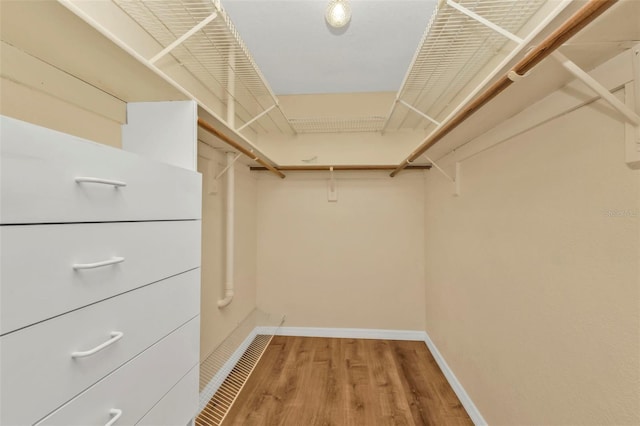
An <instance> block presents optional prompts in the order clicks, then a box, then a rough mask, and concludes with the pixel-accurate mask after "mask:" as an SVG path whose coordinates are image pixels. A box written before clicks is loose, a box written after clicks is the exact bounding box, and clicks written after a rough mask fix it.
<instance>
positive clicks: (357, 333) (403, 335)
mask: <svg viewBox="0 0 640 426" xmlns="http://www.w3.org/2000/svg"><path fill="white" fill-rule="evenodd" d="M256 329H257V330H258V334H261V332H262V333H264V334H275V335H276V336H298V337H333V338H343V339H384V340H418V341H424V331H417V330H376V329H371V328H315V327H257V328H256Z"/></svg>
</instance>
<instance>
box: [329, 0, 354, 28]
mask: <svg viewBox="0 0 640 426" xmlns="http://www.w3.org/2000/svg"><path fill="white" fill-rule="evenodd" d="M324 17H325V19H326V20H327V22H328V23H329V25H331V26H332V27H334V28H341V27H344V26H345V25H347V24H348V23H349V20H351V7H350V6H349V3H347V0H331V1H330V2H329V5H328V6H327V12H326V13H325V15H324Z"/></svg>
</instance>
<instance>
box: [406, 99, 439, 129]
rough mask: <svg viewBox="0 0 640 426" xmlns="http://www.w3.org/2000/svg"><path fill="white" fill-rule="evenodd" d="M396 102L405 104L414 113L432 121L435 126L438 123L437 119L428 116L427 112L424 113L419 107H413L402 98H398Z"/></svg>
mask: <svg viewBox="0 0 640 426" xmlns="http://www.w3.org/2000/svg"><path fill="white" fill-rule="evenodd" d="M398 102H400V103H401V104H402V105H404V106H406V107H407V108H409V109H410V110H411V111H413V112H415V113H416V114H418V115H421V116H422V117H424V118H426V119H427V120H429V121H430V122H432V123H433V124H435V125H436V126H439V125H440V122H439V121H437V120H434V119H433V118H431V117H429V116H428V115H427V114H425V113H424V112H422V111H420V110H419V109H417V108H415V107H414V106H413V105H411V104H409V103H408V102H405V101H403V100H402V99H398Z"/></svg>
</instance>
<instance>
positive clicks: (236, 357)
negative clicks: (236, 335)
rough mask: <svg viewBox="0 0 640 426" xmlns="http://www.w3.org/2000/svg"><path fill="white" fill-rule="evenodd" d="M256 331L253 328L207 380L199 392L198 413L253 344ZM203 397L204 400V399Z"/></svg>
mask: <svg viewBox="0 0 640 426" xmlns="http://www.w3.org/2000/svg"><path fill="white" fill-rule="evenodd" d="M257 329H258V327H256V328H254V329H253V330H252V331H251V333H249V335H248V336H247V337H246V338H245V339H244V340H243V341H242V343H240V345H239V346H238V348H237V349H236V350H235V351H233V354H231V356H230V357H229V359H228V360H227V362H225V363H224V365H223V366H222V368H220V371H218V372H217V373H216V375H215V376H213V377H212V378H211V380H209V383H207V385H206V386H205V387H204V389H202V391H201V392H200V406H199V407H198V413H199V412H200V411H202V410H203V409H204V407H206V406H207V404H208V403H209V400H210V399H211V397H213V395H214V394H215V393H216V392H218V389H219V388H220V386H222V383H223V382H224V381H225V380H226V379H227V376H229V373H231V370H233V367H235V366H236V364H237V363H238V361H240V358H241V357H242V355H243V354H244V352H245V351H246V350H247V348H248V347H249V345H250V344H251V342H253V339H255V338H256V336H257V335H258V334H259V333H258V332H257ZM205 395H206V398H205V397H204V396H205Z"/></svg>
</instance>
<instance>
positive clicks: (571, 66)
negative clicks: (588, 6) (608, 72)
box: [447, 0, 640, 126]
mask: <svg viewBox="0 0 640 426" xmlns="http://www.w3.org/2000/svg"><path fill="white" fill-rule="evenodd" d="M447 4H448V5H449V6H451V7H453V8H454V9H456V10H458V11H460V12H461V13H463V14H465V15H467V16H469V17H470V18H472V19H475V20H476V21H478V22H480V23H481V24H483V25H485V26H487V27H488V28H491V29H492V30H494V31H495V32H497V33H499V34H501V35H503V36H504V37H506V38H508V39H509V40H511V41H515V42H516V43H522V39H521V38H520V37H518V36H517V35H515V34H512V33H511V32H509V31H507V30H505V29H504V28H502V27H500V26H498V25H496V24H494V23H493V22H491V21H489V20H488V19H485V18H483V17H482V16H480V15H478V14H477V13H475V12H473V11H471V10H469V9H467V8H465V7H464V6H461V5H459V4H458V3H456V2H454V1H453V0H447ZM551 56H552V57H553V58H554V59H555V60H557V61H558V62H560V64H561V65H562V66H563V67H564V68H565V69H566V70H567V71H569V72H570V73H571V74H572V75H573V76H574V77H575V78H577V79H578V80H580V81H582V82H583V83H584V84H585V85H586V86H587V87H589V88H590V89H591V90H593V91H594V92H596V93H597V94H598V95H599V96H600V97H601V98H602V99H604V100H605V101H607V102H608V103H609V105H611V106H612V107H613V108H614V109H615V110H617V111H618V112H619V113H620V114H622V115H623V116H624V118H625V119H626V120H627V121H629V122H630V123H632V124H634V125H636V126H637V125H639V124H640V116H638V114H636V112H635V111H633V110H632V109H631V108H629V107H628V106H626V105H625V104H624V103H623V102H622V101H620V100H619V99H618V98H616V97H615V96H614V95H613V93H611V92H610V91H609V90H608V89H607V88H606V87H604V86H603V85H602V84H600V83H599V82H598V81H597V80H596V79H594V78H593V77H591V76H590V75H589V74H588V73H587V72H586V71H584V70H583V69H582V68H580V67H579V66H578V65H576V64H575V63H574V62H573V61H572V60H570V59H569V58H567V57H566V56H565V55H563V54H562V53H560V52H559V51H557V50H556V51H555V52H553V53H551ZM525 76H526V74H525V75H519V74H516V73H515V72H513V71H511V72H510V73H509V79H510V80H511V81H514V82H515V81H518V80H520V79H522V78H523V77H525Z"/></svg>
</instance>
